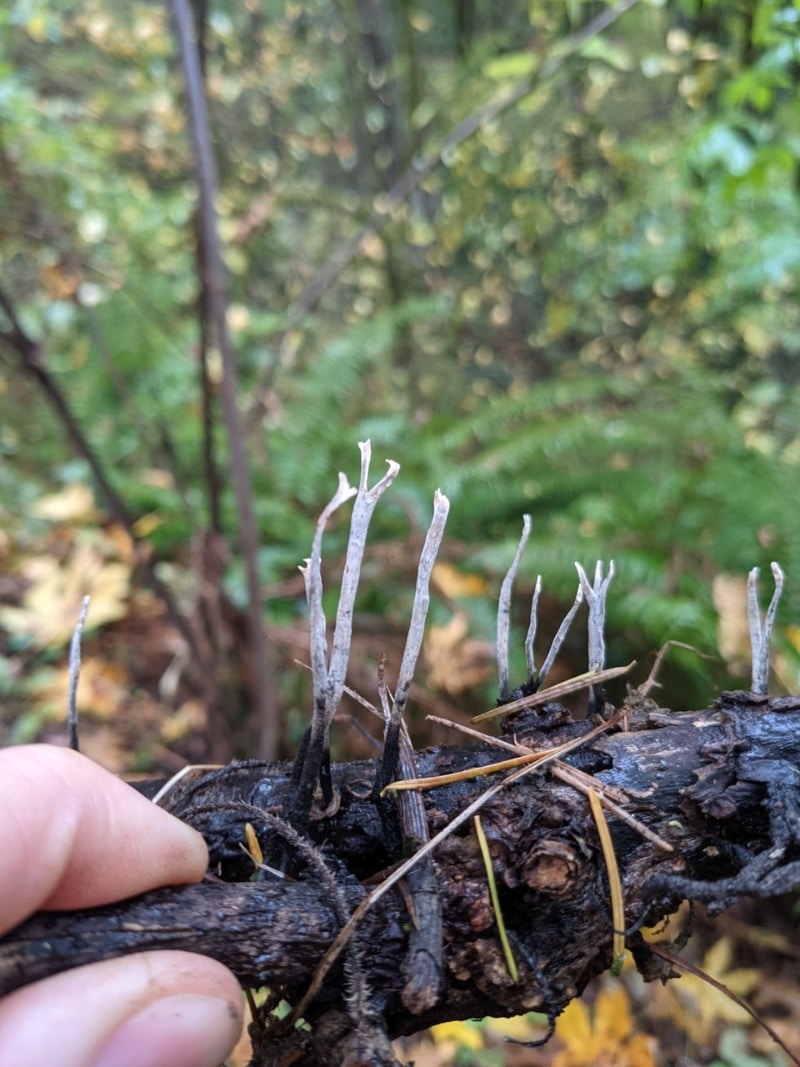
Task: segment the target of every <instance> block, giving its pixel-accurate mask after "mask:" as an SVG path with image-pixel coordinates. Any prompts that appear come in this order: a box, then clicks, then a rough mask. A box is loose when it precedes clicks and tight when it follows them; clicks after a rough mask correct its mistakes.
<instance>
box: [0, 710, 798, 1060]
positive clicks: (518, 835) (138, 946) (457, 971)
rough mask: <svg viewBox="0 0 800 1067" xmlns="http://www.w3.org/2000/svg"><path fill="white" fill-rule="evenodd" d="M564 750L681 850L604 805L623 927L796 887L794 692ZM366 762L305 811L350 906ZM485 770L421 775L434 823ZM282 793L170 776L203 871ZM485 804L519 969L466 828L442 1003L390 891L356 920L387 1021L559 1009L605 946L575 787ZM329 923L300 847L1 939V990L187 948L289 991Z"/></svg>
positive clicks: (454, 874) (540, 785)
mask: <svg viewBox="0 0 800 1067" xmlns="http://www.w3.org/2000/svg"><path fill="white" fill-rule="evenodd" d="M512 725H513V736H514V737H515V739H516V740H517V741H524V742H525V743H527V744H530V745H532V746H535V745H537V744H540V743H541V742H542V740H543V739H545V738H547V743H548V744H552V743H557V742H558V741H559V740H561V739H562V737H563V736H564V735H565V734H566V735H569V734H571V733H574V732H575V731H576V730H578V729H579V728H582V727H583V724H576V723H572V722H570V721H569V716H568V715H567V713H566V712H564V711H563V709H559V708H558V707H557V706H554V705H549V706H548V705H545V707H544V709H539V712H538V713H537V714H536V715H532V716H528V717H527V718H526V716H525V715H524V713H523V714H522V715H517V716H515V722H514V723H513V724H512ZM495 758H496V756H495V754H494V751H493V749H492V748H490V747H489V746H488V745H480V744H476V745H473V746H457V747H447V748H440V749H433V750H430V751H427V752H423V753H420V754H419V755H418V773H419V774H420V775H424V776H427V775H431V774H434V773H441V772H443V771H453V770H458V769H462V768H466V767H472V766H476V765H477V766H479V765H482V764H486V763H488V762H490V761H493V760H494V759H495ZM567 762H568V763H570V764H572V765H575V766H579V767H580V768H581V769H583V770H584V771H587V772H588V773H590V774H592V775H593V776H595V777H596V778H597V779H598V780H599V781H600V782H602V783H606V784H607V785H609V786H613V787H615V788H617V789H619V790H620V791H621V792H622V793H623V794H624V795H625V796H626V797H627V806H628V808H629V810H630V811H631V812H632V813H633V814H635V816H636V817H637V819H639V820H641V821H643V822H644V823H645V824H646V825H647V826H648V828H649V829H650V830H652V831H654V832H655V833H656V834H658V835H659V836H660V837H661V838H663V839H664V840H666V841H667V842H668V843H669V844H671V845H672V846H673V848H674V852H673V853H666V852H664V851H663V850H662V849H660V848H658V847H657V846H656V845H654V844H653V843H652V842H651V841H649V840H647V839H646V838H644V837H642V836H641V835H640V834H638V833H637V832H636V831H635V830H634V829H632V828H631V827H630V826H629V825H628V824H626V823H624V822H622V821H621V820H618V819H615V818H614V817H613V816H610V817H609V820H608V821H609V823H610V826H611V831H612V835H613V839H614V846H615V850H616V853H617V857H618V861H619V866H620V870H621V877H622V882H623V888H624V893H625V906H626V915H627V919H628V922H629V924H630V925H631V926H634V925H637V924H639V923H641V922H643V921H644V922H646V923H648V924H653V923H656V922H657V921H658V920H659V919H660V918H661V917H662V916H664V915H665V914H668V913H669V912H671V911H672V910H674V908H675V907H676V906H677V905H678V904H679V903H680V901H681V900H682V899H683V898H685V897H687V896H688V897H691V898H693V899H697V900H703V901H705V902H706V903H707V904H708V906H709V909H710V910H711V911H712V912H718V911H720V910H722V909H723V908H725V907H727V906H729V905H730V904H732V903H733V902H734V901H735V900H737V899H738V898H739V897H740V896H742V895H753V896H761V897H767V896H773V895H777V894H780V893H784V892H788V891H791V890H793V889H797V888H800V788H799V787H798V783H797V771H796V767H797V766H798V765H800V698H797V697H790V698H783V699H773V700H768V699H766V698H759V697H754V696H752V695H750V694H745V693H729V694H723V696H722V697H721V698H720V700H719V702H718V704H717V705H716V706H715V707H714V708H710V709H707V710H705V711H702V712H700V713H688V712H686V713H679V714H674V713H668V712H665V711H663V710H659V709H657V708H655V707H651V706H648V707H645V708H641V709H638V710H632V711H631V713H630V714H629V716H628V729H627V731H622V730H620V729H619V728H618V727H617V728H616V729H612V731H610V732H609V733H608V734H606V735H604V736H602V737H601V738H599V739H596V740H595V741H593V742H591V743H590V744H589V745H588V746H586V747H585V748H582V749H578V750H577V752H576V753H575V755H574V756H571V757H567ZM377 768H378V764H377V763H353V764H344V765H341V766H334V768H333V783H334V786H335V788H336V790H337V792H338V794H339V796H340V797H341V802H340V805H339V808H338V810H337V811H336V813H335V814H333V815H332V816H330V817H329V818H327V819H323V820H320V821H319V822H317V823H314V824H313V827H314V830H313V833H314V841H315V843H316V845H317V846H324V852H325V854H326V855H329V856H332V857H334V861H333V866H334V870H335V871H336V874H337V877H338V879H339V883H340V886H341V889H342V892H343V893H344V894H345V897H346V899H347V901H348V903H349V906H350V907H351V908H354V907H355V906H356V905H357V904H358V903H359V902H360V901H361V900H362V899H363V897H364V895H365V894H366V893H367V891H368V888H369V885H370V884H371V883H372V882H374V881H375V880H376V879H380V877H381V875H382V872H383V871H384V868H385V866H386V865H387V864H388V862H389V856H388V855H387V853H386V849H385V846H384V843H383V828H382V824H381V821H380V819H379V817H378V816H377V814H376V809H375V807H374V805H373V804H372V803H371V801H370V799H369V797H368V794H369V790H370V785H371V782H372V780H373V778H374V776H375V774H376V771H377ZM497 778H498V776H493V777H492V778H491V779H488V778H487V779H483V780H481V779H476V780H474V781H471V782H462V783H456V784H453V785H449V786H444V787H440V788H438V789H435V790H431V791H429V792H426V793H425V794H424V803H425V809H426V814H427V818H428V824H429V826H430V828H431V829H432V830H439V829H441V827H442V826H444V825H445V824H446V822H447V821H449V820H450V819H451V818H452V817H453V816H454V815H455V814H456V813H457V812H458V811H460V810H461V809H462V808H463V807H464V806H465V805H466V804H467V803H469V802H470V801H471V800H472V799H474V798H475V797H476V796H477V795H479V794H480V792H481V791H482V790H484V789H485V788H486V786H487V785H488V784H489V783H490V782H495V781H496V780H497ZM290 792H291V775H290V768H289V767H288V766H287V765H284V764H263V763H257V762H252V763H243V764H232V765H230V766H228V767H226V768H223V769H222V770H220V771H215V772H211V773H209V774H205V775H203V776H202V777H201V778H200V779H199V780H197V781H195V782H191V783H188V784H186V785H185V786H181V785H179V786H178V787H176V788H175V790H174V791H173V792H172V794H170V796H169V804H168V806H169V808H170V810H172V811H174V812H175V814H177V815H179V816H180V817H182V818H185V819H186V820H187V821H189V822H191V823H192V824H193V825H195V826H196V827H197V828H198V829H200V830H201V831H202V832H203V834H204V835H205V837H206V839H207V841H208V842H209V846H210V850H211V855H212V871H213V872H215V873H216V872H219V874H221V876H222V877H223V878H225V879H236V878H239V879H247V878H249V877H250V875H251V873H252V864H251V863H250V862H249V861H248V860H247V857H245V856H244V855H243V853H242V851H241V848H240V843H241V842H243V841H244V840H245V832H244V825H245V823H246V822H248V821H249V822H250V823H251V824H253V825H254V826H255V828H256V831H257V833H258V835H259V838H260V840H261V841H262V844H263V843H265V842H267V841H268V840H269V839H270V834H271V831H270V829H269V826H268V825H267V822H266V820H265V819H262V820H261V821H259V818H258V814H257V813H258V811H264V812H269V813H274V812H276V811H280V810H281V809H282V808H283V806H284V805H285V803H286V800H287V797H288V796H289V795H290ZM482 821H483V824H484V827H485V830H486V834H487V837H488V839H489V842H490V847H491V852H492V858H493V863H494V869H495V874H496V877H497V880H498V883H499V885H500V887H501V897H502V903H503V914H504V917H505V922H506V925H507V927H508V928H509V930H510V932H511V934H512V936H513V939H514V944H515V945H516V946H518V949H517V952H516V954H517V960H518V965H519V967H520V982H519V984H518V985H515V984H514V983H513V982H512V981H511V978H510V976H509V974H508V971H507V969H506V966H505V962H504V959H503V956H502V952H501V949H500V946H499V944H498V941H497V936H496V933H497V931H496V926H495V923H494V919H493V916H492V911H491V907H490V904H489V897H488V887H487V883H486V875H485V871H484V869H483V864H482V861H481V858H480V854H479V849H478V844H477V841H476V840H475V838H474V835H473V834H472V833H471V832H470V830H469V829H468V828H467V827H462V828H461V830H460V831H459V832H458V833H456V834H453V835H452V836H450V837H449V838H447V839H446V840H445V841H444V842H443V843H442V844H441V845H440V846H439V848H438V849H437V850H436V851H435V852H434V862H435V864H436V871H437V883H438V888H439V898H440V901H441V906H442V915H443V942H444V968H445V969H444V989H443V991H442V996H441V999H440V1000H439V1001H438V1003H437V1004H436V1005H435V1007H433V1008H430V1009H428V1010H426V1011H424V1012H422V1013H421V1014H418V1015H417V1014H414V1013H412V1012H411V1011H409V1010H408V1009H407V1008H406V1007H405V1005H404V1004H403V1000H402V990H403V986H404V982H405V979H404V974H403V961H404V958H405V952H406V948H407V939H408V933H409V927H410V925H411V920H410V918H409V914H408V910H407V906H406V902H405V899H404V896H403V893H402V891H400V890H393V891H390V892H389V893H387V894H386V895H385V896H384V897H382V899H381V901H380V905H379V906H377V907H375V908H373V909H371V910H369V911H368V912H367V914H366V916H365V918H364V920H363V922H362V924H361V926H360V928H359V930H358V931H357V934H356V935H355V936H356V938H358V939H359V941H360V943H362V944H363V945H365V946H367V947H368V948H369V951H368V952H367V953H365V961H366V977H367V980H368V982H369V986H370V988H371V990H372V996H373V998H374V1003H375V1004H376V1006H377V1009H378V1010H379V1011H380V1012H381V1014H382V1016H383V1018H384V1020H385V1024H386V1028H387V1032H388V1034H389V1035H390V1036H391V1037H395V1036H398V1035H400V1034H406V1033H410V1032H413V1031H416V1030H419V1029H421V1028H422V1027H424V1026H426V1025H428V1024H431V1023H434V1022H441V1021H444V1020H448V1019H454V1018H468V1017H474V1016H483V1015H487V1014H491V1015H506V1014H516V1013H521V1012H525V1011H529V1010H534V1009H536V1010H539V1011H544V1012H546V1013H548V1014H550V1015H556V1014H557V1013H558V1012H559V1011H560V1010H561V1009H562V1008H563V1007H564V1006H565V1004H566V1003H567V1002H568V1001H569V1000H570V999H572V998H573V997H574V996H576V995H578V994H579V993H580V992H581V990H582V989H583V988H584V986H585V985H586V983H587V982H588V981H589V979H590V978H592V977H593V976H595V975H597V974H598V973H600V972H602V971H603V970H605V969H606V968H607V967H608V966H609V964H610V962H611V933H612V931H611V920H610V915H609V912H608V909H607V905H606V901H607V899H608V887H607V882H606V872H605V867H604V864H603V860H602V854H601V851H600V847H599V843H598V840H597V834H596V830H595V829H594V825H593V822H592V819H591V815H590V812H589V808H588V804H586V803H585V802H584V800H583V798H582V797H580V796H579V795H578V794H576V792H575V791H574V790H573V789H572V788H570V787H569V786H567V785H565V784H564V783H562V782H561V781H558V780H556V779H554V778H552V777H550V776H548V775H547V774H546V773H545V774H542V775H536V774H534V775H530V776H528V777H527V778H526V779H524V780H521V781H518V782H517V783H516V784H514V785H513V786H510V787H509V788H507V789H504V790H501V791H500V792H499V794H498V795H497V796H496V797H495V798H494V800H492V801H490V802H489V803H488V804H487V805H486V806H485V807H484V809H483V811H482ZM120 847H121V848H124V842H120ZM340 925H341V923H340V920H339V918H338V917H337V914H336V909H335V907H334V902H333V901H332V900H331V896H330V893H329V891H328V890H327V889H326V887H325V886H323V885H320V884H319V881H318V879H317V878H316V876H315V873H314V871H312V870H308V869H304V868H303V866H302V864H301V865H300V867H299V869H298V871H297V873H296V880H294V881H286V880H280V879H274V880H273V879H269V880H266V881H263V882H255V883H253V882H248V881H238V882H237V881H233V882H229V881H223V882H217V881H208V882H206V883H203V884H201V885H197V886H190V887H183V888H175V889H162V890H158V891H156V892H153V893H147V894H144V895H143V896H141V897H138V898H136V899H135V900H133V901H127V902H124V903H121V904H115V905H111V906H108V907H104V908H96V909H90V910H86V911H83V912H77V913H70V914H49V915H37V916H35V917H33V918H32V919H30V920H28V921H27V922H25V923H23V924H22V925H21V926H19V927H18V928H17V929H16V930H13V931H11V932H10V933H9V934H8V935H6V937H5V938H3V939H2V941H0V994H3V993H7V992H9V991H10V990H12V989H14V988H16V987H17V986H20V985H23V984H26V983H28V982H31V981H35V980H37V979H39V978H42V977H44V976H46V975H48V974H52V973H54V972H57V971H61V970H64V969H66V968H68V967H73V966H77V965H79V964H82V963H88V962H91V961H93V960H97V959H104V958H107V957H109V956H115V955H122V954H126V953H130V952H139V951H143V950H145V949H153V948H182V949H189V950H191V951H195V952H202V953H205V954H208V955H210V956H213V957H214V958H216V959H218V960H220V961H222V962H223V963H225V964H226V965H227V966H229V967H230V968H231V969H232V970H233V971H234V973H236V974H237V976H238V977H239V979H240V981H241V982H242V983H243V985H246V986H250V987H260V986H263V985H266V986H268V987H269V988H270V989H271V990H273V991H278V992H280V993H281V995H283V996H284V997H285V998H286V999H287V1000H289V1002H290V1003H291V1002H296V1001H297V1000H298V999H299V998H300V996H302V994H303V992H304V990H305V988H306V986H307V985H308V983H309V982H310V981H311V978H312V976H313V974H314V970H315V967H316V964H317V963H318V962H319V960H320V958H321V956H322V955H323V954H324V952H325V950H326V949H327V947H328V946H329V945H330V943H331V942H332V941H333V939H334V937H335V936H336V934H337V932H338V930H339V927H340ZM628 946H629V948H630V949H631V951H632V952H633V954H634V956H635V958H636V960H637V963H638V965H639V967H640V969H642V970H643V972H644V973H645V974H646V975H648V976H655V975H658V976H660V975H661V974H662V973H663V970H662V968H661V965H660V964H659V962H658V960H656V959H654V958H653V957H652V956H651V955H650V954H649V953H648V950H647V948H646V945H645V944H644V942H642V941H641V940H640V938H639V936H638V935H636V934H634V935H632V936H631V937H630V938H629V940H628ZM337 1009H341V977H340V976H339V975H338V972H337V971H336V970H334V971H333V972H332V976H331V979H330V981H329V982H327V983H326V984H325V985H324V986H323V989H322V992H321V993H320V995H319V996H318V997H317V999H316V1001H314V1002H313V1004H312V1005H311V1007H310V1009H309V1010H308V1011H307V1013H306V1018H308V1019H309V1020H310V1021H311V1022H312V1024H314V1023H315V1022H321V1021H322V1020H323V1019H324V1017H325V1016H326V1015H327V1014H328V1013H329V1012H334V1013H335V1012H336V1010H337ZM313 1033H314V1030H313V1029H312V1031H311V1034H312V1035H313ZM306 1039H307V1041H308V1042H309V1045H310V1047H309V1049H308V1050H307V1052H306V1053H305V1054H306V1055H307V1056H308V1059H307V1062H309V1063H311V1062H317V1063H320V1064H326V1063H329V1064H337V1063H339V1062H341V1061H340V1060H339V1059H336V1058H331V1056H334V1055H335V1053H334V1052H333V1051H332V1049H333V1046H331V1051H329V1052H325V1050H324V1049H320V1048H319V1046H315V1045H313V1043H312V1042H313V1038H312V1037H311V1036H308V1035H305V1032H304V1037H303V1040H306ZM298 1041H300V1037H298ZM323 1053H324V1054H323ZM265 1062H266V1061H265ZM300 1062H306V1061H300Z"/></svg>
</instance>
